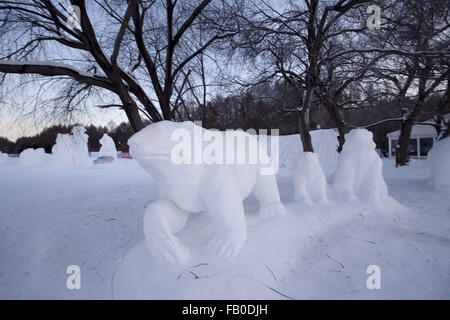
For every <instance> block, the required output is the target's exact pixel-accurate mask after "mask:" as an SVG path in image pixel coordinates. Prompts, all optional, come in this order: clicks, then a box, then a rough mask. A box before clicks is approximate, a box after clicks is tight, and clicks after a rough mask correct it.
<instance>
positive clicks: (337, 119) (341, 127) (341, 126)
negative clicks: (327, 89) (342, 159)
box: [326, 102, 349, 153]
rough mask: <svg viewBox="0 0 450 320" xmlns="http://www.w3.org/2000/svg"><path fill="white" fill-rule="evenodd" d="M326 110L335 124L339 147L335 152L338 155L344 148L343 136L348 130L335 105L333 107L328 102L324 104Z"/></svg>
mask: <svg viewBox="0 0 450 320" xmlns="http://www.w3.org/2000/svg"><path fill="white" fill-rule="evenodd" d="M326 108H327V110H328V114H329V115H330V117H331V119H332V120H333V121H334V123H335V124H336V127H337V129H338V132H339V136H338V141H339V146H338V149H337V151H338V152H339V153H340V152H341V151H342V148H343V146H344V142H345V135H346V134H347V133H348V131H349V130H348V127H347V125H346V124H345V121H344V119H343V118H342V116H341V114H340V113H339V111H338V110H337V107H336V105H333V104H332V103H331V102H329V103H326Z"/></svg>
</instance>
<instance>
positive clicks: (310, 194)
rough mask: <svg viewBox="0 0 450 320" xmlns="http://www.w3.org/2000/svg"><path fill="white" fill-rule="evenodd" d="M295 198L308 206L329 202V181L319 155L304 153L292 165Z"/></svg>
mask: <svg viewBox="0 0 450 320" xmlns="http://www.w3.org/2000/svg"><path fill="white" fill-rule="evenodd" d="M292 165H293V168H292V169H293V170H294V173H293V175H292V181H293V182H294V198H295V200H301V201H304V202H306V203H308V204H310V203H324V202H326V201H327V179H326V177H325V173H324V172H323V169H322V166H321V165H320V162H319V156H318V154H317V153H312V152H302V153H301V154H300V156H299V157H298V158H297V159H296V160H295V162H294V163H293V164H292Z"/></svg>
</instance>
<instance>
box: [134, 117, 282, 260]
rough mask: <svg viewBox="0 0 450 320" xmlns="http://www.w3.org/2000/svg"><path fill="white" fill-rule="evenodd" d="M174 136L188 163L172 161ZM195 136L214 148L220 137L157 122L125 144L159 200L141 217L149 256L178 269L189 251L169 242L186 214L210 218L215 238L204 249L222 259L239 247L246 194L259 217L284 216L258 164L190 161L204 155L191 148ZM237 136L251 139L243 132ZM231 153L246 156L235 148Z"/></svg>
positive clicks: (271, 178) (274, 186)
mask: <svg viewBox="0 0 450 320" xmlns="http://www.w3.org/2000/svg"><path fill="white" fill-rule="evenodd" d="M180 132H181V133H184V134H185V137H186V139H187V140H185V142H187V144H188V146H187V147H189V148H188V149H184V151H183V153H184V152H185V151H186V150H188V151H186V153H188V152H189V153H190V152H191V151H189V150H192V153H190V154H189V155H191V156H192V157H193V158H194V161H193V162H192V163H191V162H187V163H178V162H176V161H174V154H176V153H177V146H179V143H177V142H176V141H174V137H175V134H177V133H180ZM196 132H197V133H198V132H200V133H201V134H202V135H203V134H204V135H205V136H206V135H209V136H210V137H215V139H216V140H215V141H216V142H217V141H219V140H221V139H222V138H223V137H224V135H225V133H224V132H220V131H216V130H206V129H203V128H202V127H200V126H197V125H194V123H192V122H188V121H186V122H181V123H175V122H171V121H160V122H158V123H154V124H151V125H149V126H147V127H146V128H144V129H142V130H141V131H140V132H138V133H136V134H135V135H133V136H132V137H131V138H130V139H129V140H128V145H129V146H130V153H131V155H132V156H133V158H135V159H136V160H137V161H138V163H139V164H140V165H141V166H142V167H143V168H144V169H145V170H146V171H147V172H149V173H150V174H151V175H152V177H153V178H154V179H155V180H156V181H157V183H158V185H159V191H160V199H159V200H156V201H154V202H152V203H150V204H149V206H148V207H147V209H146V212H145V216H144V235H145V242H146V245H147V248H148V250H149V252H150V253H151V254H152V255H153V256H156V257H159V258H162V259H164V260H168V261H171V262H178V263H184V262H185V261H187V260H188V258H189V256H190V253H189V249H188V248H187V247H185V246H184V245H182V244H181V243H180V242H179V240H178V238H177V237H176V236H175V233H177V232H179V231H180V230H181V229H183V228H184V227H185V225H186V223H187V220H188V213H195V212H201V211H203V212H205V213H206V214H208V215H209V216H210V217H211V219H212V221H213V224H214V225H215V226H214V233H215V234H214V236H213V238H212V239H211V241H210V243H209V245H208V247H207V248H208V249H209V250H211V251H213V252H215V253H217V254H219V255H221V256H224V257H233V256H236V255H237V254H238V253H239V251H240V250H241V248H242V247H243V246H244V244H245V241H246V238H247V226H246V221H245V214H244V207H243V203H242V202H243V200H244V199H245V198H246V197H247V196H248V195H249V194H250V193H252V194H253V195H255V197H256V198H257V199H258V200H259V204H260V211H259V212H260V214H261V215H262V216H272V215H276V214H282V213H284V206H283V205H282V203H281V201H280V195H279V193H278V187H277V182H276V178H275V175H262V174H260V168H261V166H260V165H258V164H254V165H252V164H249V163H244V164H225V162H224V163H220V162H214V163H209V162H208V164H206V162H207V161H206V160H205V161H201V162H199V161H198V159H197V161H196V158H197V157H198V156H200V157H201V156H202V155H204V154H205V153H206V151H207V149H208V146H206V147H205V148H203V147H202V146H200V147H199V146H198V144H196V141H195V140H196ZM240 134H242V135H245V137H247V138H248V139H256V138H255V137H253V136H251V135H249V134H247V133H244V132H242V133H240ZM191 137H193V138H192V139H190V138H191ZM212 139H213V138H212ZM221 141H223V139H222V140H221ZM212 143H214V142H212ZM191 147H192V149H191ZM235 151H237V153H238V154H239V153H242V152H246V150H242V149H241V146H240V145H239V144H237V149H235ZM216 152H218V150H216ZM219 153H220V152H219ZM216 155H217V154H216ZM184 156H188V155H186V154H184Z"/></svg>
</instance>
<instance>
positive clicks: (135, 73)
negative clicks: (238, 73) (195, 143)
mask: <svg viewBox="0 0 450 320" xmlns="http://www.w3.org/2000/svg"><path fill="white" fill-rule="evenodd" d="M210 2H211V0H201V1H200V0H198V1H181V0H178V1H177V0H175V1H173V0H166V1H162V0H161V1H158V0H150V1H146V0H129V1H115V0H94V1H93V2H90V3H88V4H86V2H85V1H84V0H71V1H70V3H68V4H67V3H66V4H67V6H63V5H57V4H56V3H54V2H52V1H50V0H33V1H27V2H25V1H19V0H17V1H0V33H1V35H2V45H3V46H2V50H1V51H0V72H4V73H7V74H8V73H11V74H36V75H42V76H49V77H63V79H66V80H67V79H69V80H71V81H75V82H76V83H78V84H81V85H78V86H73V85H72V86H71V87H72V88H75V87H76V88H77V89H76V90H72V95H73V96H70V95H67V92H62V96H67V97H68V103H69V104H70V103H71V102H73V101H76V99H74V96H79V95H83V94H86V93H88V92H89V90H91V89H92V88H101V89H102V90H106V92H110V93H112V94H114V95H115V96H117V97H118V98H119V100H120V104H117V103H114V104H107V105H102V106H101V107H103V108H108V107H120V108H122V109H123V110H124V111H125V113H126V115H127V117H128V119H129V121H130V124H131V125H132V127H133V129H134V130H135V131H138V130H140V129H141V128H142V127H143V126H144V124H143V119H142V116H141V115H145V116H146V117H147V118H148V119H149V120H150V121H152V122H155V121H159V120H162V119H167V120H172V119H173V112H172V108H173V99H174V88H175V86H176V83H182V82H183V81H184V80H183V75H184V76H185V75H186V74H188V73H189V72H188V71H187V70H188V69H189V67H190V65H191V64H193V63H195V62H197V61H196V57H197V56H198V55H200V54H202V53H204V52H205V51H206V50H207V49H208V48H209V47H210V46H211V45H212V44H213V43H214V42H216V41H217V40H219V39H223V38H225V37H229V36H232V35H234V33H233V32H232V31H230V32H224V31H223V30H221V32H220V33H218V32H216V30H206V31H205V35H206V36H207V37H206V36H205V39H206V40H205V41H203V42H201V43H199V42H195V43H194V42H193V41H191V40H192V38H193V37H195V35H196V32H197V31H198V30H199V29H205V26H204V25H202V24H201V23H197V22H198V20H199V18H200V16H201V15H202V13H204V12H206V10H205V8H206V7H207V6H208V5H210ZM70 5H71V6H72V8H73V9H76V11H77V10H78V9H79V16H77V18H78V19H79V21H76V20H78V19H75V20H74V19H73V17H71V15H70V14H69V12H68V9H67V8H68V7H70ZM212 12H214V11H212ZM72 15H73V13H72ZM70 21H72V22H73V23H68V22H70ZM77 22H78V23H79V26H78V25H77ZM73 57H76V59H74V58H73ZM60 61H64V63H61V62H60ZM69 61H73V62H74V63H72V64H71V63H69ZM149 87H150V88H151V90H148V88H149ZM153 94H154V96H156V99H154V96H153ZM155 101H157V103H158V105H155V103H154V102H155Z"/></svg>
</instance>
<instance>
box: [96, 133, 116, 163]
mask: <svg viewBox="0 0 450 320" xmlns="http://www.w3.org/2000/svg"><path fill="white" fill-rule="evenodd" d="M100 144H101V145H102V146H101V148H100V152H99V157H113V158H114V159H117V149H116V144H115V143H114V140H113V139H112V138H111V137H110V136H108V135H107V134H106V133H105V134H103V137H102V138H101V139H100Z"/></svg>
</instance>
